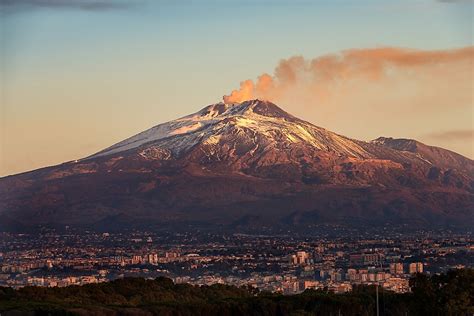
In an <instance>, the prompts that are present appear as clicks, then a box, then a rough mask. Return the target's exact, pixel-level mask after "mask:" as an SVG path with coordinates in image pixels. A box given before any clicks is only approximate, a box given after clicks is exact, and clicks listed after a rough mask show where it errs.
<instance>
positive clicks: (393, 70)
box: [224, 47, 474, 103]
mask: <svg viewBox="0 0 474 316" xmlns="http://www.w3.org/2000/svg"><path fill="white" fill-rule="evenodd" d="M473 58H474V47H467V48H462V49H456V50H439V51H420V50H410V49H402V48H375V49H352V50H347V51H343V52H341V53H339V54H332V55H325V56H321V57H317V58H314V59H310V60H307V59H304V58H303V57H301V56H294V57H291V58H289V59H283V60H281V61H280V63H279V65H278V66H277V68H276V69H275V71H274V75H273V76H271V75H269V74H266V73H264V74H262V75H261V76H259V77H258V78H257V80H256V81H255V82H254V81H252V80H245V81H243V82H241V83H240V89H238V90H234V91H232V93H231V94H229V95H226V96H224V102H226V103H240V102H243V101H246V100H249V99H255V98H262V99H268V100H272V101H275V102H278V101H279V100H280V99H282V98H285V96H288V95H291V94H292V93H294V92H296V91H298V92H300V93H301V92H303V93H305V97H306V98H308V97H309V99H314V101H318V100H321V99H323V100H324V98H327V97H328V96H329V94H330V93H331V90H332V89H334V88H336V87H337V86H341V85H349V84H350V83H351V82H353V81H356V80H365V81H368V82H379V81H382V80H389V79H391V78H392V79H393V78H395V77H396V76H400V75H405V76H406V77H407V78H406V79H409V77H412V78H413V77H416V76H419V75H422V74H423V73H424V72H425V71H426V70H427V69H426V67H434V68H439V69H440V70H442V68H445V67H450V66H451V64H452V63H457V62H467V63H468V64H467V65H466V66H469V64H470V68H471V69H469V67H468V68H467V69H466V70H468V71H469V70H472V61H473Z"/></svg>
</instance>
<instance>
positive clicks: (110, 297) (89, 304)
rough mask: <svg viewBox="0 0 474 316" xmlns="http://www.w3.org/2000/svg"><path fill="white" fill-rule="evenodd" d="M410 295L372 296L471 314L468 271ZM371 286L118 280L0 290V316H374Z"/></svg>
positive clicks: (472, 286) (393, 305) (422, 283)
mask: <svg viewBox="0 0 474 316" xmlns="http://www.w3.org/2000/svg"><path fill="white" fill-rule="evenodd" d="M410 286H411V288H412V292H411V293H407V294H395V293H393V292H389V291H385V290H383V291H382V289H381V290H380V291H379V308H380V315H384V316H388V315H400V316H405V315H474V306H473V305H474V270H473V269H463V270H453V271H451V272H448V273H446V274H443V275H436V276H426V275H416V276H415V277H413V278H412V279H411V280H410ZM375 297H376V295H375V287H373V286H356V287H354V289H353V291H351V292H350V293H346V294H334V293H331V292H328V291H325V290H317V291H315V290H307V291H305V292H303V293H301V294H298V295H290V296H284V295H280V294H274V293H266V292H259V291H258V290H256V289H254V288H251V287H241V288H238V287H235V286H228V285H220V284H216V285H212V286H193V285H189V284H174V283H173V282H172V281H171V280H170V279H167V278H163V277H160V278H157V279H155V280H145V279H142V278H125V279H120V280H115V281H112V282H107V283H100V284H88V285H84V286H68V287H63V288H44V287H24V288H21V289H18V290H13V289H11V288H6V287H0V314H1V315H2V316H3V315H20V314H28V315H43V314H44V315H91V314H92V315H153V314H155V315H157V314H158V315H173V316H181V315H206V316H207V315H224V316H225V315H334V316H336V315H375V312H376V299H375Z"/></svg>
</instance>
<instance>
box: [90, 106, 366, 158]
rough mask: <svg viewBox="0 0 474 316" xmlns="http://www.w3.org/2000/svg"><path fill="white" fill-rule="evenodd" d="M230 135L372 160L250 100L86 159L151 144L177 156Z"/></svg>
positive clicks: (351, 144) (345, 141)
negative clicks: (200, 144)
mask: <svg viewBox="0 0 474 316" xmlns="http://www.w3.org/2000/svg"><path fill="white" fill-rule="evenodd" d="M232 133H240V134H241V136H242V137H244V134H247V137H250V138H253V139H254V141H256V139H257V138H259V139H260V140H261V141H262V142H263V143H265V144H266V145H267V146H268V145H270V144H272V143H273V144H274V145H277V144H284V143H304V144H306V145H309V146H312V147H314V148H316V149H319V150H328V151H334V152H337V153H339V154H342V155H350V156H354V157H365V158H369V157H371V154H370V153H368V152H367V151H365V150H364V149H363V148H362V147H361V146H360V145H359V144H358V143H357V142H356V141H353V140H351V139H349V138H347V137H344V136H340V135H337V134H335V133H332V132H329V131H327V130H325V129H324V128H321V127H317V126H314V125H312V124H310V123H308V122H306V121H303V120H300V119H298V118H296V117H294V116H292V115H291V114H289V113H287V112H285V111H284V110H282V109H281V108H279V107H278V106H277V105H275V104H273V103H271V102H269V101H262V100H250V101H245V102H242V103H234V104H225V103H222V102H221V103H216V104H212V105H209V106H207V107H205V108H203V109H202V110H200V111H198V112H196V113H194V114H191V115H187V116H185V117H182V118H179V119H176V120H173V121H170V122H167V123H163V124H159V125H157V126H154V127H152V128H150V129H148V130H146V131H144V132H142V133H139V134H137V135H135V136H132V137H130V138H128V139H126V140H124V141H122V142H119V143H117V144H115V145H113V146H111V147H109V148H107V149H105V150H103V151H101V152H99V153H97V154H95V155H93V156H91V157H89V158H95V157H100V156H105V155H110V154H115V153H118V152H122V151H127V150H130V149H134V148H138V147H140V146H144V145H151V144H154V145H156V146H161V147H163V148H166V149H169V150H170V151H172V152H173V153H175V154H180V153H182V152H185V151H186V150H189V149H190V148H192V147H193V146H195V145H196V144H198V143H200V142H202V143H208V144H209V143H216V142H217V139H220V138H223V137H224V138H225V136H226V135H228V134H232ZM227 139H228V138H227ZM255 145H257V144H255Z"/></svg>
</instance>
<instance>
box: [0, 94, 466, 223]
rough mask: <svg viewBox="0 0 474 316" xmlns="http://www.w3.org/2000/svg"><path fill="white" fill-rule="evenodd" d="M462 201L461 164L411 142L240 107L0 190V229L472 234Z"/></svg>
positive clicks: (259, 105)
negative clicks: (365, 137) (364, 137)
mask: <svg viewBox="0 0 474 316" xmlns="http://www.w3.org/2000/svg"><path fill="white" fill-rule="evenodd" d="M473 197H474V161H472V160H471V159H468V158H466V157H463V156H461V155H459V154H456V153H454V152H451V151H449V150H446V149H442V148H438V147H433V146H428V145H425V144H422V143H420V142H418V141H415V140H410V139H393V138H387V137H380V138H378V139H376V140H373V141H371V142H365V141H359V140H355V139H351V138H348V137H345V136H342V135H338V134H336V133H333V132H331V131H328V130H326V129H324V128H321V127H317V126H315V125H313V124H311V123H308V122H306V121H304V120H301V119H299V118H296V117H294V116H293V115H291V114H289V113H287V112H285V111H284V110H282V109H281V108H279V107H278V106H277V105H275V104H273V103H271V102H268V101H261V100H251V101H246V102H243V103H238V104H225V103H217V104H212V105H209V106H207V107H205V108H203V109H202V110H200V111H198V112H196V113H194V114H191V115H188V116H185V117H182V118H179V119H176V120H173V121H170V122H167V123H164V124H160V125H157V126H155V127H152V128H150V129H148V130H146V131H144V132H142V133H139V134H137V135H135V136H132V137H130V138H128V139H126V140H124V141H122V142H119V143H117V144H115V145H113V146H111V147H109V148H106V149H104V150H102V151H100V152H98V153H96V154H94V155H91V156H89V157H86V158H84V159H80V160H76V161H72V162H67V163H63V164H61V165H57V166H53V167H47V168H43V169H38V170H35V171H31V172H27V173H23V174H18V175H13V176H8V177H4V178H1V179H0V219H1V220H0V222H2V223H3V224H0V229H1V230H9V229H12V228H15V229H18V230H26V229H31V228H32V227H38V226H41V225H54V226H64V225H68V226H71V225H72V226H78V227H87V228H89V229H98V230H110V229H119V230H120V229H127V228H145V227H150V228H152V227H154V228H157V227H158V228H170V229H172V228H174V227H180V228H183V227H199V228H200V229H202V228H204V229H215V228H219V229H228V230H232V231H239V230H242V231H247V230H262V229H268V230H272V229H298V230H311V229H314V228H315V227H317V226H318V225H322V224H337V225H349V226H358V227H367V225H380V224H394V225H395V224H396V225H410V226H413V227H430V226H433V227H437V226H449V227H472V226H473V224H474V216H473V215H474V214H473V213H474V198H473Z"/></svg>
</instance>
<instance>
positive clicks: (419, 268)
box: [408, 262, 423, 274]
mask: <svg viewBox="0 0 474 316" xmlns="http://www.w3.org/2000/svg"><path fill="white" fill-rule="evenodd" d="M408 272H409V273H410V274H414V273H423V263H421V262H413V263H410V265H409V266H408Z"/></svg>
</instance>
